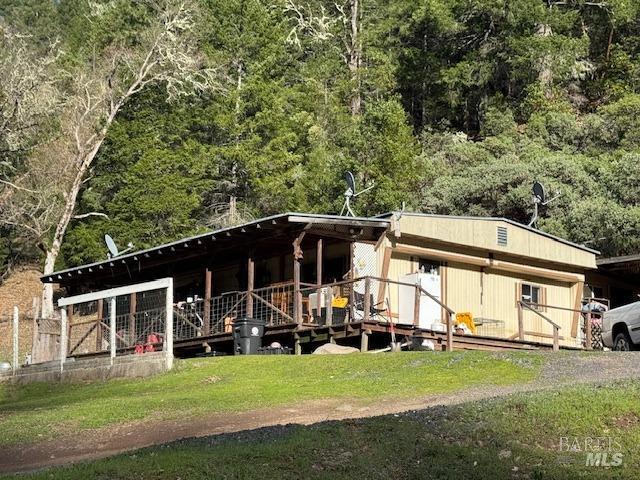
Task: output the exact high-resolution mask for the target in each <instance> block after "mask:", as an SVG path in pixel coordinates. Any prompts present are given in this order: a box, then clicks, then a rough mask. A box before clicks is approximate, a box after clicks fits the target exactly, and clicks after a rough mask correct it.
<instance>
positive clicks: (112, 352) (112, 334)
mask: <svg viewBox="0 0 640 480" xmlns="http://www.w3.org/2000/svg"><path fill="white" fill-rule="evenodd" d="M109 356H110V358H111V365H113V362H114V361H115V358H116V297H111V299H110V300H109Z"/></svg>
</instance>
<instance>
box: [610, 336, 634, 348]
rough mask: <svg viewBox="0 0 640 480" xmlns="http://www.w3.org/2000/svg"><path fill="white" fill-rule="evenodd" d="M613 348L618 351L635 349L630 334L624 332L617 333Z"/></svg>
mask: <svg viewBox="0 0 640 480" xmlns="http://www.w3.org/2000/svg"><path fill="white" fill-rule="evenodd" d="M613 349H614V350H615V351H616V352H629V351H631V350H633V344H632V343H631V339H630V338H629V335H627V334H626V333H624V332H621V333H619V334H617V335H616V338H615V339H614V340H613Z"/></svg>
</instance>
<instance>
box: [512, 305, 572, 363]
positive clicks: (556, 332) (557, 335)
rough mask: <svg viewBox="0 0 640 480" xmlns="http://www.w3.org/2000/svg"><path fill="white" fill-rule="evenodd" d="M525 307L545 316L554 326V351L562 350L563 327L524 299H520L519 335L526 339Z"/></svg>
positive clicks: (521, 338) (542, 316)
mask: <svg viewBox="0 0 640 480" xmlns="http://www.w3.org/2000/svg"><path fill="white" fill-rule="evenodd" d="M523 307H524V308H526V309H527V310H530V311H532V312H533V313H535V314H536V315H538V316H539V317H541V318H543V319H544V320H546V321H547V322H549V323H550V324H551V325H552V326H553V351H554V352H557V351H558V350H560V328H561V327H560V325H558V324H557V323H556V322H554V321H553V320H551V319H550V318H549V317H547V316H546V315H543V314H542V313H540V312H539V311H538V310H536V309H535V308H533V307H532V306H531V305H529V304H528V303H526V302H523V301H522V300H518V336H519V337H520V340H524V325H523V318H522V317H523V315H522V308H523Z"/></svg>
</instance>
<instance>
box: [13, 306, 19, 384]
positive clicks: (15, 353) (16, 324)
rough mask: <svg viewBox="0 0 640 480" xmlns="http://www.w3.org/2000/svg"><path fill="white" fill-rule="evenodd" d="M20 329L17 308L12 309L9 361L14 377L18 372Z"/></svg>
mask: <svg viewBox="0 0 640 480" xmlns="http://www.w3.org/2000/svg"><path fill="white" fill-rule="evenodd" d="M19 328H20V312H19V311H18V307H13V323H12V332H11V333H13V358H12V361H11V368H12V370H13V374H14V375H15V374H16V372H17V371H18V363H19V362H20V359H19V348H20V345H19V344H18V333H19V330H18V329H19Z"/></svg>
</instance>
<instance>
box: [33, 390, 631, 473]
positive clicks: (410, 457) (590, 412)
mask: <svg viewBox="0 0 640 480" xmlns="http://www.w3.org/2000/svg"><path fill="white" fill-rule="evenodd" d="M639 398H640V383H638V382H631V383H626V384H624V385H622V384H619V385H612V386H608V387H577V388H571V389H568V390H564V391H560V392H557V391H556V392H546V393H535V394H526V395H524V394H523V395H515V396H512V397H509V398H507V399H503V400H492V401H483V402H477V403H472V404H465V405H460V406H456V407H448V408H445V407H439V408H434V409H430V410H426V411H422V412H410V413H407V414H402V415H392V416H386V417H377V418H369V419H364V420H350V421H343V422H327V423H323V424H318V425H315V426H311V427H301V426H287V427H277V428H271V429H262V430H259V431H254V432H245V433H240V434H232V435H227V436H221V437H210V438H202V439H195V440H185V441H180V442H176V443H173V444H170V445H167V446H160V447H153V448H148V449H144V450H141V451H138V452H136V453H134V454H131V453H130V454H126V455H120V456H118V457H114V458H111V459H107V460H101V461H97V462H93V463H88V464H80V465H76V466H73V467H69V468H65V469H57V470H51V471H46V472H43V473H39V474H35V475H32V476H30V477H28V478H34V479H62V478H65V479H85V478H118V479H139V478H145V479H165V478H166V479H169V478H171V479H175V478H189V479H200V478H202V479H205V478H263V479H271V478H273V479H282V478H332V479H336V478H337V479H349V478H372V479H373V478H380V479H389V478H416V479H418V478H420V479H426V478H438V479H455V480H458V479H462V478H522V479H525V478H526V479H543V478H553V479H565V478H566V479H573V478H603V479H604V478H637V466H638V462H639V461H640V455H639V453H638V452H639V450H638V448H637V445H638V443H639V442H640V422H639V420H640V402H639V401H638V400H639ZM563 437H565V438H568V439H570V440H571V442H573V439H577V441H578V442H581V443H582V445H584V442H585V440H586V439H588V438H591V439H594V438H596V437H600V438H606V439H611V440H612V446H611V447H605V451H608V452H609V458H611V454H612V453H614V452H618V453H621V454H622V457H621V458H622V465H620V466H617V467H604V466H586V464H585V463H586V454H585V453H584V452H569V453H567V452H562V451H560V442H561V438H563Z"/></svg>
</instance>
